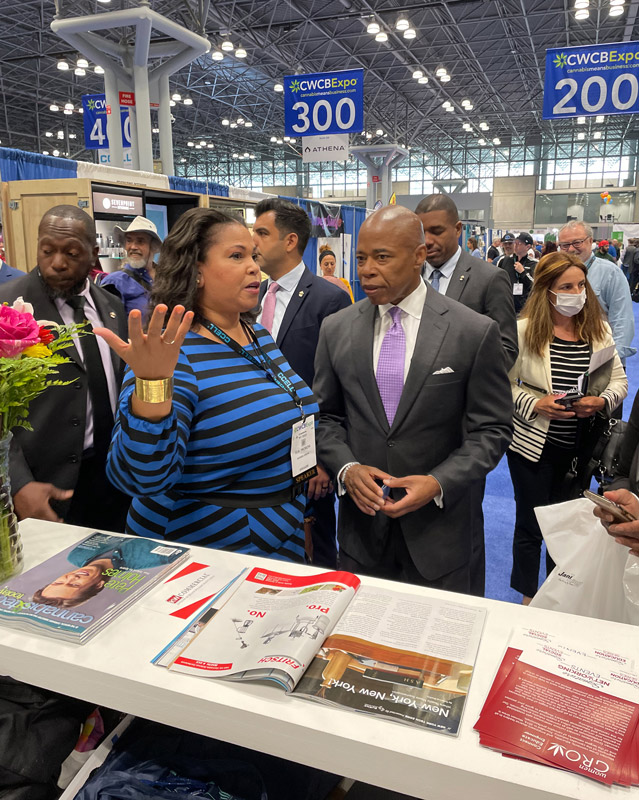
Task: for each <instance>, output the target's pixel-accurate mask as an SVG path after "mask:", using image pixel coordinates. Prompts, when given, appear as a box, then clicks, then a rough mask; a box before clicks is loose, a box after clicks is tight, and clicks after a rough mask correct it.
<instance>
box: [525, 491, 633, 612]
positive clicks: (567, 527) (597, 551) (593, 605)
mask: <svg viewBox="0 0 639 800" xmlns="http://www.w3.org/2000/svg"><path fill="white" fill-rule="evenodd" d="M593 508H594V506H593V504H592V503H591V502H590V500H586V499H585V498H583V499H579V500H570V501H569V502H567V503H557V504H556V505H552V506H542V507H540V508H536V509H535V514H536V515H537V521H538V522H539V527H540V528H541V532H542V535H543V537H544V540H545V542H546V547H547V548H548V552H549V553H550V556H551V558H552V560H553V561H554V562H555V564H556V565H557V566H556V567H555V569H554V570H553V571H552V572H551V574H550V575H549V576H548V578H547V579H546V581H545V582H544V584H543V586H542V587H541V588H540V589H539V591H538V592H537V594H536V595H535V596H534V598H533V600H532V602H531V606H535V607H536V608H548V609H551V610H553V611H563V612H565V613H567V614H579V615H581V616H583V617H596V618H598V619H608V620H611V621H612V622H626V623H629V624H632V625H639V558H637V556H633V555H630V554H629V552H628V548H626V547H623V546H622V545H619V544H617V542H615V540H614V539H613V537H612V536H610V534H609V533H608V532H607V531H606V530H605V528H604V527H603V525H602V524H601V522H600V521H599V520H598V519H597V518H596V517H595V516H594V515H593V513H592V512H593Z"/></svg>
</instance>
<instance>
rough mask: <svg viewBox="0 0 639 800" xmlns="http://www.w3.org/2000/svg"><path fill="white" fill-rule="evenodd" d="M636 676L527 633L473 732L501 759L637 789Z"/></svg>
mask: <svg viewBox="0 0 639 800" xmlns="http://www.w3.org/2000/svg"><path fill="white" fill-rule="evenodd" d="M638 724H639V674H638V673H637V671H636V668H635V663H634V661H633V659H632V658H631V657H627V656H626V655H623V654H620V653H614V652H612V651H610V650H608V649H606V648H605V647H603V646H602V647H590V646H584V645H583V643H579V642H570V641H566V640H565V639H563V638H561V639H560V638H559V637H558V636H556V635H552V634H550V633H547V632H545V631H541V630H533V629H530V628H524V629H521V630H519V631H517V632H516V634H515V635H514V636H513V638H512V640H511V642H510V647H509V648H508V650H507V651H506V654H505V656H504V658H503V661H502V663H501V666H500V667H499V670H498V672H497V676H496V677H495V681H494V683H493V685H492V687H491V689H490V692H489V694H488V697H487V698H486V702H485V704H484V707H483V709H482V712H481V715H480V717H479V720H478V722H477V724H476V725H475V729H476V730H478V731H479V741H480V744H482V745H485V746H486V747H491V748H493V749H496V750H499V751H501V752H502V753H503V754H504V755H508V756H514V757H518V758H522V759H525V760H528V761H534V762H536V763H539V764H545V765H547V766H551V767H557V768H559V769H563V770H567V771H570V772H576V773H577V774H579V775H583V776H585V777H588V778H592V779H594V780H596V781H599V782H601V783H604V784H607V785H612V784H615V783H616V784H620V785H622V786H636V785H639V757H638V756H639V728H638Z"/></svg>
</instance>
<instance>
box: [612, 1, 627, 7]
mask: <svg viewBox="0 0 639 800" xmlns="http://www.w3.org/2000/svg"><path fill="white" fill-rule="evenodd" d="M625 2H626V0H610V5H611V6H622V5H624V3H625Z"/></svg>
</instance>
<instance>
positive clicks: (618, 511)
mask: <svg viewBox="0 0 639 800" xmlns="http://www.w3.org/2000/svg"><path fill="white" fill-rule="evenodd" d="M584 497H587V498H588V500H590V501H591V502H593V503H594V504H595V505H596V506H599V508H602V509H603V510H604V511H605V512H606V513H607V514H610V516H611V517H614V520H615V522H617V523H621V522H634V521H635V520H636V519H637V518H636V517H633V516H632V514H631V513H630V512H629V511H626V509H625V508H622V507H621V506H620V505H617V503H613V502H612V500H608V498H607V497H602V496H601V495H599V494H595V493H594V492H591V491H590V490H589V489H584Z"/></svg>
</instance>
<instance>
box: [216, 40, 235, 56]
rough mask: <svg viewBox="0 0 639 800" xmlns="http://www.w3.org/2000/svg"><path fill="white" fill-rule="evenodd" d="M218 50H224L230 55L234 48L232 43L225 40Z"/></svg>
mask: <svg viewBox="0 0 639 800" xmlns="http://www.w3.org/2000/svg"><path fill="white" fill-rule="evenodd" d="M220 49H222V50H224V52H225V53H230V52H231V51H232V50H234V49H235V48H234V47H233V42H229V41H228V40H227V41H226V42H222V44H221V45H220Z"/></svg>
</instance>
